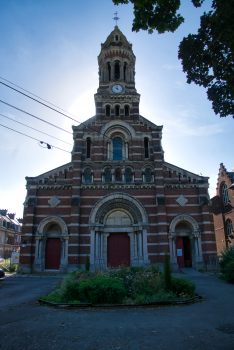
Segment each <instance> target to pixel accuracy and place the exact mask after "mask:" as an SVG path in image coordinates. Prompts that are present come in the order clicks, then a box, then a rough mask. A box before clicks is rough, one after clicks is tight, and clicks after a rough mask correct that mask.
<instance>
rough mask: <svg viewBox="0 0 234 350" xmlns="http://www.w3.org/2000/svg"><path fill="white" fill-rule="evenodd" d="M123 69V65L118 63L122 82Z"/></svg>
mask: <svg viewBox="0 0 234 350" xmlns="http://www.w3.org/2000/svg"><path fill="white" fill-rule="evenodd" d="M123 67H124V63H123V62H120V80H123V78H124V71H123Z"/></svg>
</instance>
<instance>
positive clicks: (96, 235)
mask: <svg viewBox="0 0 234 350" xmlns="http://www.w3.org/2000/svg"><path fill="white" fill-rule="evenodd" d="M95 253H96V258H99V232H96V234H95Z"/></svg>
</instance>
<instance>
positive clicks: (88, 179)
mask: <svg viewBox="0 0 234 350" xmlns="http://www.w3.org/2000/svg"><path fill="white" fill-rule="evenodd" d="M84 177H85V183H90V182H91V171H90V169H86V170H85V172H84Z"/></svg>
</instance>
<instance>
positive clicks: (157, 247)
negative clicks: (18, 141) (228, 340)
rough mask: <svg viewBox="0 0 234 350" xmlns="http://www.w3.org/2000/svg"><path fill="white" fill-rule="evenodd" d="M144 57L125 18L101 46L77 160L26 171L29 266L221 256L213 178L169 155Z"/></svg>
mask: <svg viewBox="0 0 234 350" xmlns="http://www.w3.org/2000/svg"><path fill="white" fill-rule="evenodd" d="M135 60H136V58H135V55H134V53H133V51H132V44H130V43H129V42H128V41H127V39H126V37H125V36H124V35H123V33H122V32H121V31H120V30H119V29H118V27H117V26H116V27H115V29H114V31H113V32H112V33H111V34H110V35H109V36H108V38H107V40H106V41H105V43H104V44H102V45H101V52H100V54H99V56H98V65H99V87H98V89H97V93H96V94H95V95H94V98H95V105H96V115H95V116H94V117H92V118H90V119H88V120H87V121H86V122H84V123H82V124H80V125H79V126H73V139H74V147H73V150H72V159H71V162H70V163H68V164H65V165H62V166H60V167H59V168H56V169H53V170H50V171H48V172H47V173H44V174H42V175H39V176H37V177H26V180H27V196H26V201H25V208H24V219H23V238H22V240H23V241H24V242H25V243H26V247H25V248H22V250H21V255H20V266H19V269H20V270H21V271H25V272H29V271H43V270H50V269H54V270H73V269H77V268H84V264H85V259H86V255H89V257H90V263H91V268H92V269H94V268H105V267H107V266H113V267H117V266H119V264H121V263H124V264H125V265H133V266H141V265H145V266H146V265H148V264H154V263H162V262H163V260H164V254H165V251H168V252H169V254H170V262H171V266H172V268H173V269H174V270H176V269H178V267H184V266H188V267H189V266H192V267H195V268H197V269H202V268H204V267H205V265H206V264H205V263H206V262H207V261H209V256H211V255H216V243H215V235H214V227H213V217H212V212H211V202H210V199H209V195H208V187H209V185H208V177H203V176H199V175H196V174H193V173H191V172H189V171H187V170H184V169H181V168H179V167H177V166H175V165H173V164H170V163H167V162H166V161H165V160H164V151H163V148H162V144H161V140H162V128H163V127H162V126H158V125H155V124H154V123H152V122H151V121H149V120H147V119H146V118H144V117H142V116H141V115H139V102H140V95H139V94H138V93H137V90H136V88H135V78H134V77H135Z"/></svg>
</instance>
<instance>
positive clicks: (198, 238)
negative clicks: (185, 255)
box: [197, 235, 202, 257]
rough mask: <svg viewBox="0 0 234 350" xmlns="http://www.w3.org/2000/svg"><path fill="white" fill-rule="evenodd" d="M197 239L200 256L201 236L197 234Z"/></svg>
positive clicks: (200, 254)
mask: <svg viewBox="0 0 234 350" xmlns="http://www.w3.org/2000/svg"><path fill="white" fill-rule="evenodd" d="M197 240H198V242H197V243H198V255H199V256H200V257H202V245H201V236H200V235H199V236H198V237H197Z"/></svg>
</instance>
